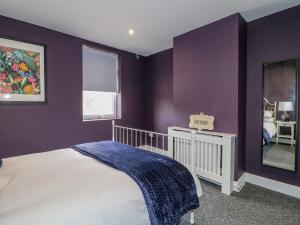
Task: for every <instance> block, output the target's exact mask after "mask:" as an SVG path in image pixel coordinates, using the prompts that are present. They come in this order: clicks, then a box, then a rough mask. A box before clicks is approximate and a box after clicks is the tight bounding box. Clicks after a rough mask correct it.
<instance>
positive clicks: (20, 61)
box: [0, 38, 46, 103]
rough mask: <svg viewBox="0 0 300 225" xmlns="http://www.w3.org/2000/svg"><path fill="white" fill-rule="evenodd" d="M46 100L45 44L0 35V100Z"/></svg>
mask: <svg viewBox="0 0 300 225" xmlns="http://www.w3.org/2000/svg"><path fill="white" fill-rule="evenodd" d="M45 101H46V94H45V47H44V46H42V45H36V44H31V43H27V42H20V41H14V40H10V39H5V38H0V102H2V103H3V102H45Z"/></svg>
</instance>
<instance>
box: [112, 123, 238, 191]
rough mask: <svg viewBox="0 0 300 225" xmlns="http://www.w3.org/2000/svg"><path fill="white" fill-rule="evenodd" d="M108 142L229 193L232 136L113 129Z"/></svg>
mask: <svg viewBox="0 0 300 225" xmlns="http://www.w3.org/2000/svg"><path fill="white" fill-rule="evenodd" d="M112 125H113V130H112V139H113V140H114V141H118V142H121V143H124V144H128V145H132V146H136V147H139V148H142V149H145V150H148V151H152V152H156V153H159V154H162V155H168V156H170V157H172V158H173V159H175V160H177V161H179V162H181V163H182V164H184V165H185V166H186V167H188V168H189V169H190V170H192V171H193V172H194V173H195V174H196V175H198V176H200V177H202V178H204V179H207V180H209V181H212V182H214V183H216V184H219V185H221V186H222V192H223V193H224V194H227V195H230V194H231V192H232V190H233V179H234V158H235V135H232V134H224V133H217V132H206V131H196V130H192V129H187V128H180V127H170V128H168V134H162V133H157V132H152V131H146V130H140V129H135V128H129V127H124V126H118V125H115V123H114V121H113V124H112Z"/></svg>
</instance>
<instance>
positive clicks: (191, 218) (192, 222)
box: [190, 211, 195, 224]
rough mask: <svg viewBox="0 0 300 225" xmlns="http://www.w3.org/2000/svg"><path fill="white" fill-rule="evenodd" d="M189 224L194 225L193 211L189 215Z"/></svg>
mask: <svg viewBox="0 0 300 225" xmlns="http://www.w3.org/2000/svg"><path fill="white" fill-rule="evenodd" d="M190 224H195V213H194V211H192V212H191V214H190Z"/></svg>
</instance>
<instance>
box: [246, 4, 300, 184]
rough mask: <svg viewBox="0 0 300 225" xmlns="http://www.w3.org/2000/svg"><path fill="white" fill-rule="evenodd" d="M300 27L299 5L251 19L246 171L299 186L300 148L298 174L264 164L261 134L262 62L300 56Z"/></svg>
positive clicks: (248, 55)
mask: <svg viewBox="0 0 300 225" xmlns="http://www.w3.org/2000/svg"><path fill="white" fill-rule="evenodd" d="M299 27H300V6H298V7H294V8H291V9H288V10H285V11H282V12H279V13H276V14H273V15H270V16H267V17H264V18H261V19H258V20H255V21H253V22H250V23H248V30H247V46H248V47H247V51H248V53H247V116H246V171H247V172H249V173H252V174H256V175H259V176H263V177H267V178H270V179H274V180H278V181H281V182H285V183H289V184H293V185H297V186H300V171H299V168H300V154H299V149H298V157H297V165H298V166H297V172H296V173H295V172H289V171H285V170H281V169H276V168H271V167H268V166H263V165H262V164H261V137H260V135H261V129H262V119H261V118H262V85H263V84H262V64H263V63H264V62H271V61H280V60H285V59H290V58H297V57H299V56H300V42H299V40H300V29H299ZM298 79H299V78H298ZM299 91H300V88H299V87H298V92H299ZM298 95H299V94H298ZM299 96H300V95H299ZM298 101H299V100H298ZM298 113H299V112H298ZM298 117H299V115H298ZM298 131H299V126H298ZM297 136H298V138H297V140H300V133H299V132H298V135H297Z"/></svg>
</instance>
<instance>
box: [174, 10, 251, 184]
mask: <svg viewBox="0 0 300 225" xmlns="http://www.w3.org/2000/svg"><path fill="white" fill-rule="evenodd" d="M245 32H246V23H245V21H244V20H243V19H242V18H241V16H240V15H239V14H234V15H232V16H229V17H226V18H224V19H222V20H219V21H217V22H214V23H211V24H209V25H206V26H203V27H200V28H198V29H195V30H193V31H190V32H188V33H185V34H183V35H180V36H178V37H176V38H174V50H173V51H174V56H173V71H174V81H173V83H174V87H173V91H174V96H173V98H174V120H173V122H174V123H173V124H174V125H177V126H183V127H187V126H188V121H189V116H190V114H195V113H200V112H204V113H206V114H210V115H214V116H215V118H216V120H215V130H216V131H219V132H227V133H234V134H237V136H238V138H237V152H236V173H235V178H236V179H238V178H239V177H240V175H241V174H242V172H243V171H244V167H245V165H244V129H245V126H244V121H245V120H244V118H245V116H244V114H245V86H246V84H245V81H246V80H245V79H246V73H245V67H246V60H245V59H246V57H245V56H246V53H245V50H243V49H242V50H240V49H241V48H244V49H245V46H246V41H245V40H246V33H245Z"/></svg>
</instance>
